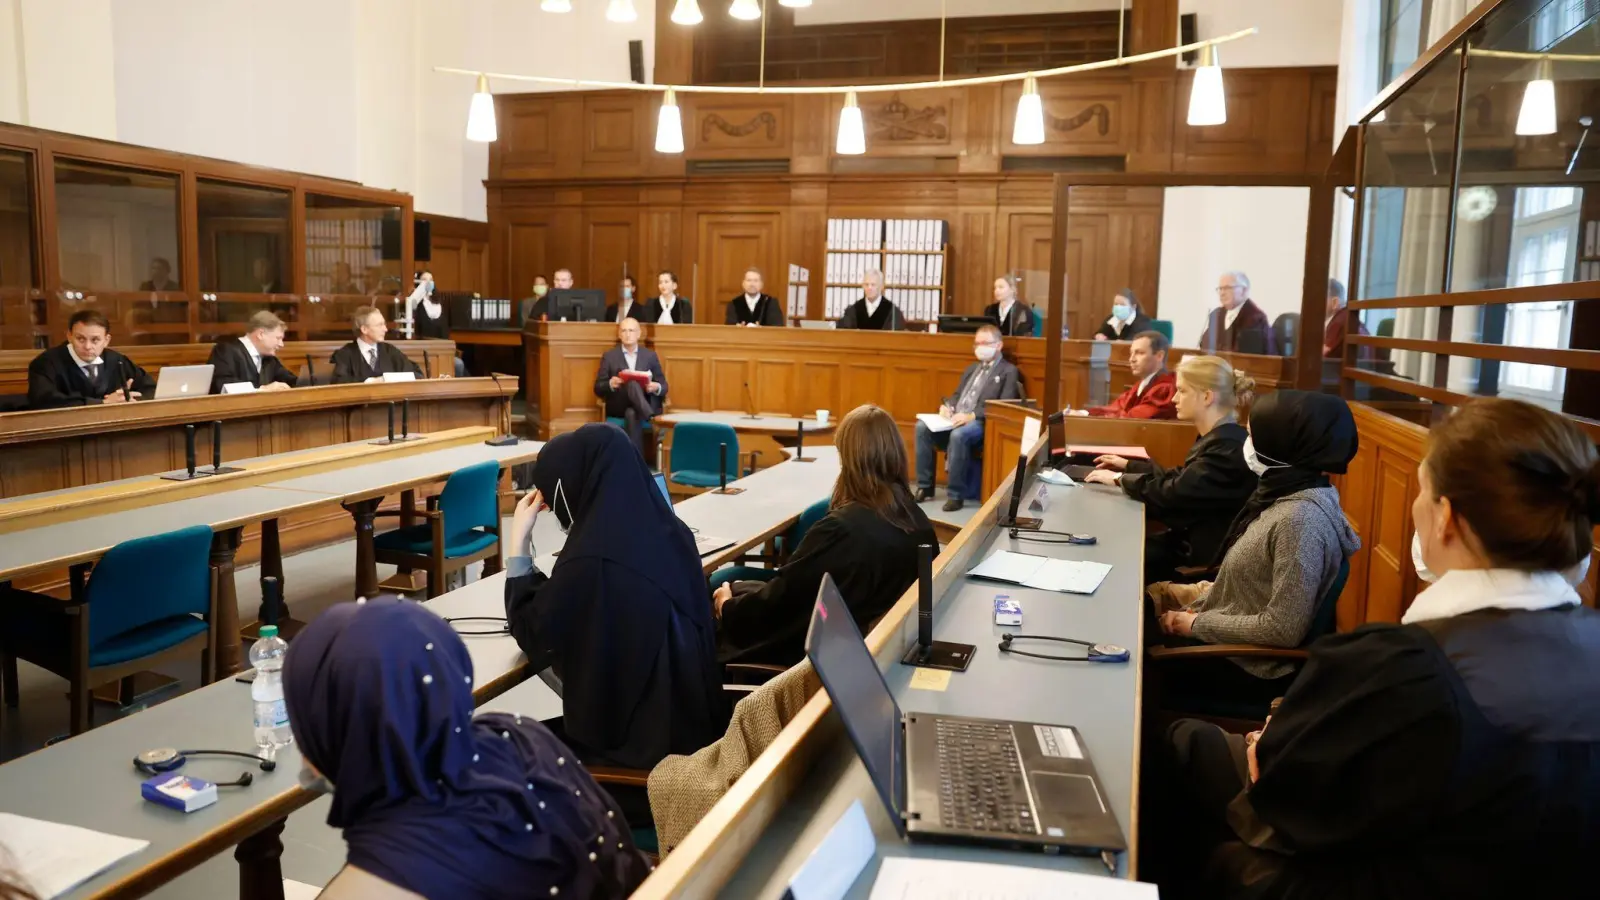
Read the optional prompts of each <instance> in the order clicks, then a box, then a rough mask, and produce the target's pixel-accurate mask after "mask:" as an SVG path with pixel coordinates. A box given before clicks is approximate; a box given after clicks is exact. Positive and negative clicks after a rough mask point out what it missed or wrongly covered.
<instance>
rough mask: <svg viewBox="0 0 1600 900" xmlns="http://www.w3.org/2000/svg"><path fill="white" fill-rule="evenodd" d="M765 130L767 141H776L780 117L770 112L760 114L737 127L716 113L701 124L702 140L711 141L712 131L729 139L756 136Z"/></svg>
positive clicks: (708, 116)
mask: <svg viewBox="0 0 1600 900" xmlns="http://www.w3.org/2000/svg"><path fill="white" fill-rule="evenodd" d="M762 128H765V129H766V130H767V140H769V141H770V140H774V139H776V138H777V136H778V117H777V116H775V115H773V114H772V113H770V112H759V113H756V114H755V115H754V116H752V117H751V118H750V121H748V122H745V123H744V124H742V125H735V124H733V123H732V122H729V121H728V120H727V119H724V118H723V117H722V116H720V115H717V114H716V113H711V114H709V115H707V116H706V117H705V118H704V119H702V120H701V122H700V140H702V141H709V140H711V131H712V129H716V130H717V131H720V132H722V133H723V134H725V135H727V136H728V137H745V136H747V135H751V134H755V133H756V132H757V131H759V130H761V129H762Z"/></svg>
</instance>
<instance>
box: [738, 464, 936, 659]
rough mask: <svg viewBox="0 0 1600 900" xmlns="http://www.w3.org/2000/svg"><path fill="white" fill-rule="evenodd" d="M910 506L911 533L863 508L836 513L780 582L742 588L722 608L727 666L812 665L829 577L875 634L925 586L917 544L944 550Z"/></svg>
mask: <svg viewBox="0 0 1600 900" xmlns="http://www.w3.org/2000/svg"><path fill="white" fill-rule="evenodd" d="M907 491H908V493H909V488H908V489H907ZM907 505H908V506H909V507H910V509H911V510H912V511H913V513H912V515H913V516H914V519H913V525H914V528H913V530H911V531H905V530H902V529H901V528H899V527H896V526H895V524H894V523H893V522H890V521H889V520H888V519H887V518H885V517H884V516H883V515H882V514H881V513H879V512H878V511H877V510H874V509H872V508H870V507H867V506H863V505H861V504H850V505H848V506H844V507H841V508H839V509H835V510H831V511H829V513H828V514H827V515H826V516H825V517H823V518H822V519H821V520H820V521H818V522H817V524H815V525H813V526H811V529H810V530H809V531H807V532H806V536H805V537H804V538H802V539H801V540H800V546H799V547H798V548H796V550H795V552H794V556H793V557H791V558H790V560H789V561H788V562H787V563H786V564H784V566H783V568H782V570H780V571H779V572H778V575H777V577H776V578H773V579H772V580H771V581H767V582H759V581H738V582H735V583H734V585H733V597H732V598H731V599H730V600H728V601H727V602H726V603H724V604H723V605H722V651H721V658H722V660H723V661H724V662H741V663H770V664H772V665H779V666H792V665H794V664H795V663H798V662H800V661H801V660H802V659H805V656H806V629H807V628H808V627H810V624H811V609H812V607H813V606H814V605H815V604H816V602H817V589H818V588H819V587H820V586H821V585H822V576H823V575H829V574H831V575H832V576H833V580H834V583H835V584H837V585H838V586H839V595H840V596H842V597H844V602H845V605H846V606H847V607H849V609H850V615H851V617H852V618H854V619H855V621H856V627H858V628H860V629H861V633H862V634H866V633H867V632H869V631H871V630H872V626H873V624H874V623H876V622H877V621H878V619H879V618H881V617H882V616H883V614H884V613H885V612H888V610H889V607H891V606H893V605H894V604H895V602H896V601H898V600H899V599H900V595H901V594H903V593H905V591H906V588H908V587H910V586H911V585H912V583H913V582H915V581H916V580H917V545H918V544H931V545H933V546H935V547H937V546H938V538H937V537H936V536H935V535H934V533H933V524H932V523H931V522H929V521H928V517H927V515H926V514H925V513H923V511H922V509H921V507H918V506H915V505H912V504H907Z"/></svg>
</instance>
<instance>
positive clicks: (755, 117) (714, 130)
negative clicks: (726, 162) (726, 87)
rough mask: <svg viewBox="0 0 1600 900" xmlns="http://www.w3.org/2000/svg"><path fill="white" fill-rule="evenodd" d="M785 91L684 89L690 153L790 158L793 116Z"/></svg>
mask: <svg viewBox="0 0 1600 900" xmlns="http://www.w3.org/2000/svg"><path fill="white" fill-rule="evenodd" d="M790 100H791V97H790V96H789V95H785V94H728V95H723V94H682V95H680V96H679V101H678V102H679V104H680V106H681V108H682V109H683V112H684V120H683V132H684V133H683V151H684V156H685V157H686V158H688V159H729V158H736V159H786V158H788V156H789V151H790V144H789V141H790V134H791V133H792V119H793V116H792V114H791V111H790Z"/></svg>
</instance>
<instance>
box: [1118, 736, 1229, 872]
mask: <svg viewBox="0 0 1600 900" xmlns="http://www.w3.org/2000/svg"><path fill="white" fill-rule="evenodd" d="M1145 735H1146V738H1145V747H1144V772H1143V777H1142V779H1141V784H1140V788H1139V878H1140V880H1141V881H1149V882H1154V883H1156V884H1159V885H1160V886H1161V897H1162V900H1199V898H1212V897H1218V896H1221V895H1222V891H1221V884H1220V883H1219V881H1218V878H1219V874H1218V873H1217V872H1215V871H1214V870H1213V869H1212V859H1213V857H1214V854H1215V852H1216V849H1217V848H1218V847H1220V846H1222V845H1223V844H1224V843H1227V842H1229V841H1236V840H1237V838H1236V837H1235V835H1234V834H1233V831H1232V830H1231V829H1230V828H1229V827H1228V820H1227V812H1228V805H1229V804H1230V803H1232V802H1233V799H1234V798H1235V797H1237V796H1238V795H1239V792H1240V791H1243V790H1244V788H1245V785H1246V784H1248V783H1249V775H1248V768H1247V766H1246V763H1245V752H1244V737H1243V736H1242V735H1237V734H1229V733H1228V732H1226V731H1223V730H1222V729H1221V728H1218V727H1217V726H1215V725H1212V724H1211V723H1209V722H1202V721H1200V720H1198V719H1179V720H1178V721H1176V722H1174V723H1172V725H1171V726H1170V727H1168V728H1167V729H1165V730H1161V729H1151V730H1148V731H1146V732H1145Z"/></svg>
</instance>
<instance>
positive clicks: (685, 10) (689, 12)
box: [672, 0, 706, 25]
mask: <svg viewBox="0 0 1600 900" xmlns="http://www.w3.org/2000/svg"><path fill="white" fill-rule="evenodd" d="M705 20H706V17H705V16H702V15H700V4H699V3H696V2H695V0H678V5H677V6H674V7H673V8H672V21H674V22H676V23H677V24H679V25H699V24H700V23H701V22H704V21H705Z"/></svg>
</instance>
